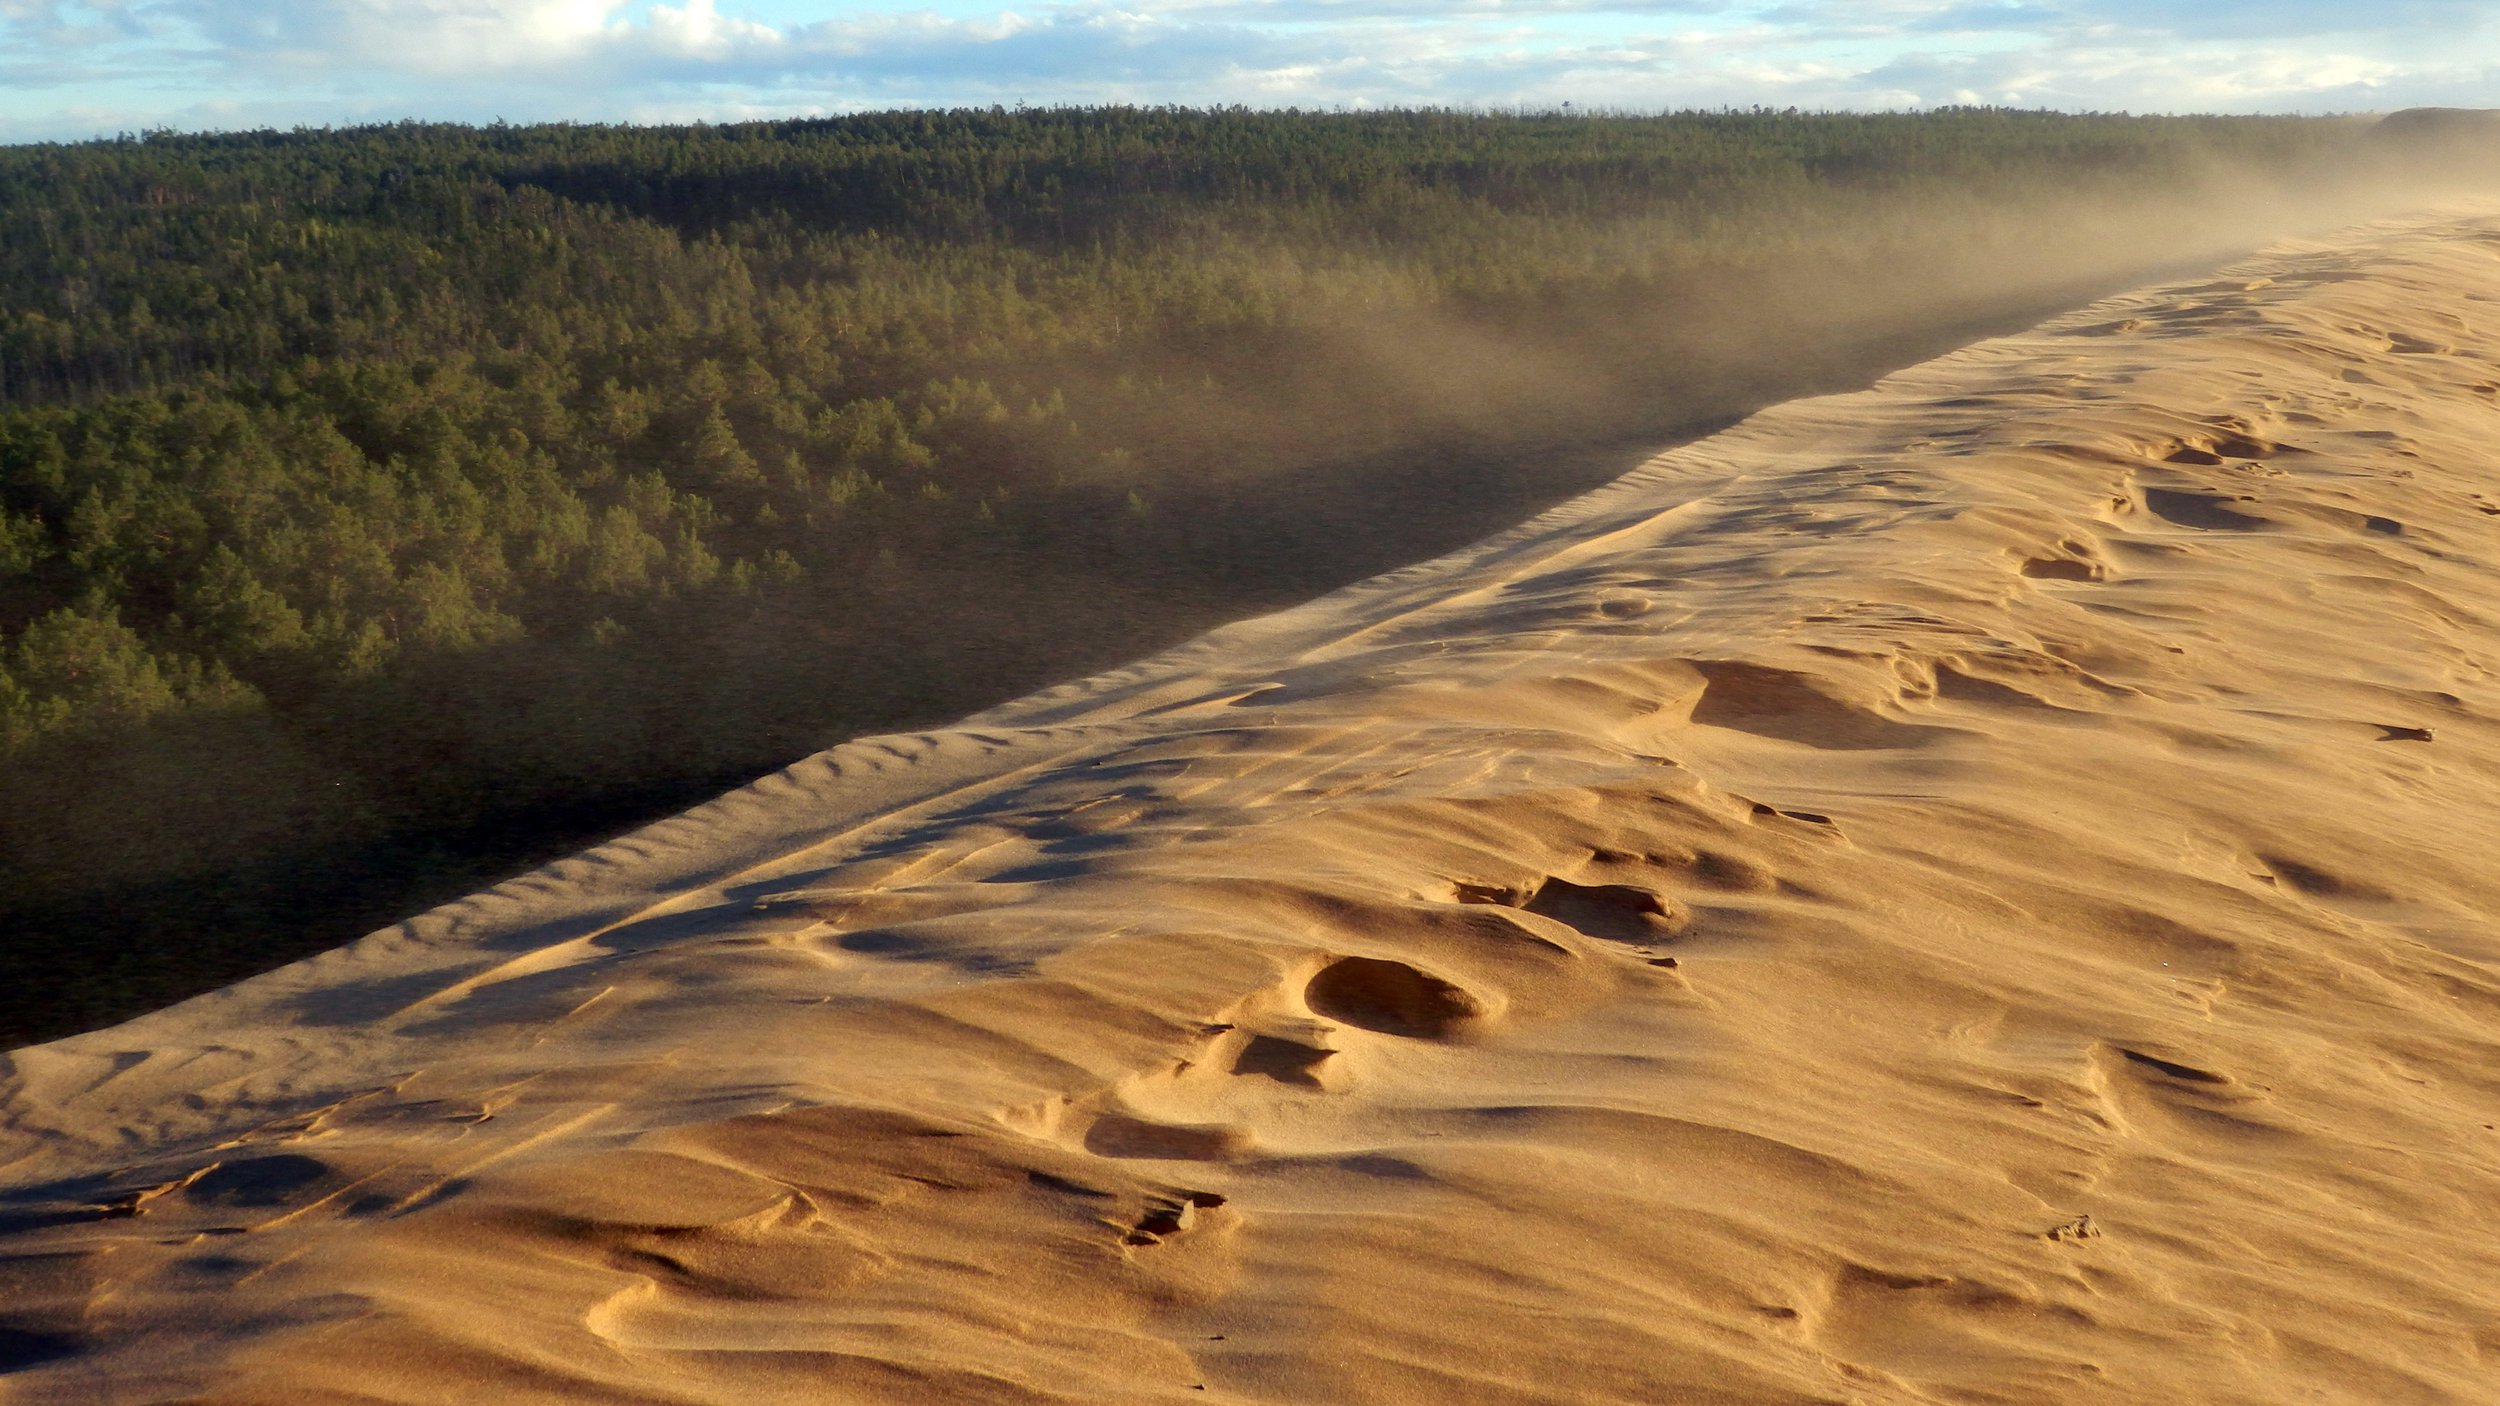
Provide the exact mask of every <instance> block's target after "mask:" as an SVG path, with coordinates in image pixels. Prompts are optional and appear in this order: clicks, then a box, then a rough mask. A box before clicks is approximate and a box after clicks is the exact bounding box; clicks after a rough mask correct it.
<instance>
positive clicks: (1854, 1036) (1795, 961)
mask: <svg viewBox="0 0 2500 1406" xmlns="http://www.w3.org/2000/svg"><path fill="white" fill-rule="evenodd" d="M2496 359H2500V213H2495V212H2492V211H2465V212H2455V211H2452V212H2447V213H2444V214H2441V215H2439V216H2437V217H2426V218H2423V219H2419V220H2415V221H2410V222H2404V223H2398V224H2388V225H2380V226H2373V227H2370V228H2368V229H2365V230H2362V231H2358V232H2356V233H2354V234H2353V235H2351V236H2350V237H2348V238H2345V239H2342V240H2338V241H2335V242H2333V243H2329V244H2318V245H2302V246H2297V247H2286V248H2283V249H2279V250H2276V251H2273V252H2271V253H2269V254H2267V255H2265V256H2264V257H2261V258H2259V259H2257V260H2255V261H2253V262H2250V263H2248V264H2245V265H2242V266H2239V267H2236V268H2234V269H2232V270H2230V271H2229V274H2228V276H2227V277H2222V278H2218V279H2214V280H2208V281H2204V282H2199V283H2195V284H2190V285H2182V286H2175V287H2167V288H2161V289H2155V290H2152V291H2148V292H2145V293H2142V294H2138V295H2134V296H2131V297H2127V298H2122V299H2118V300H2115V301H2112V302H2108V303H2104V304H2101V305H2099V306H2096V307H2094V308H2092V309H2089V310H2087V311H2085V312H2083V313H2080V314H2077V315H2076V316H2073V317H2071V318H2067V319H2064V320H2061V321H2059V322H2057V323H2054V324H2051V325H2049V326H2047V327H2044V328H2041V329H2039V330H2037V331H2035V332H2033V333H2030V334H2027V335H2024V336H2020V337H2014V338H2008V339H2004V340H1999V341H1993V342H1988V343H1984V344H1981V345H1979V346H1976V347H1973V348H1970V349H1968V350H1966V351H1963V352H1961V353H1957V354H1955V355H1953V356H1950V357H1947V358H1945V359H1943V360H1941V361H1938V362H1935V363H1932V364H1929V365H1927V366H1924V367H1921V368H1918V369H1916V370H1914V371H1911V372H1907V373H1904V374H1902V375H1899V376H1896V377H1894V378H1892V379H1891V380H1889V381H1887V382H1886V383H1884V384H1883V385H1882V386H1880V387H1878V388H1876V389H1875V390H1873V391H1870V392H1867V393H1864V394H1858V395H1850V396H1841V397H1835V398H1829V399H1823V400H1816V401H1808V402H1800V403H1797V404H1792V405H1788V406H1785V407H1782V408H1780V409H1778V410H1776V411H1773V412H1770V413H1767V414H1764V415H1762V416H1759V417H1757V418H1756V419H1754V420H1752V421H1750V422H1749V423H1747V424H1746V425H1744V426H1741V427H1739V428H1738V429H1736V430H1733V431H1731V432H1729V433H1727V434H1724V435H1721V436H1719V437H1717V438H1714V439H1712V440H1709V441H1706V442H1704V443H1701V444H1698V445H1695V446H1692V447H1690V448H1687V449H1683V450H1679V451H1677V452H1675V453H1672V454H1669V455H1666V456H1664V457H1662V458H1660V459H1658V460H1656V461H1655V462H1653V463H1652V464H1650V465H1648V466H1647V467H1646V468H1644V469H1642V470H1641V471H1640V472H1638V473H1636V474H1634V475H1632V476H1631V477H1629V478H1627V479H1625V480H1623V481H1622V482H1620V483H1618V484H1616V485H1614V486H1612V487H1610V488H1608V489H1605V490H1603V491H1601V492H1599V493H1596V494H1593V495H1591V496H1589V497H1587V498H1585V499H1582V500H1580V501H1578V502H1576V503H1574V504H1572V505H1570V506H1569V507H1567V508H1564V509H1561V510H1558V511H1556V512H1554V513H1552V514H1549V515H1547V516H1546V517H1544V518H1541V519H1539V520H1538V521H1536V522H1534V523H1531V524H1529V525H1527V526H1525V527H1523V528H1521V529H1519V530H1517V531H1514V532H1512V533H1509V534H1507V535H1505V536H1503V537H1500V538H1497V539H1495V540H1493V541H1490V542H1487V543H1485V544H1482V545H1480V546H1478V547H1476V548H1473V549H1471V550H1469V551H1466V552H1463V553H1460V554H1458V555H1455V556H1452V557H1450V558H1447V559H1444V560H1442V561H1439V562H1435V563H1431V564H1428V565H1425V566H1421V567H1417V568H1414V569H1411V570H1408V571H1404V572H1400V573H1397V574H1394V575H1392V576H1388V577H1384V578H1381V579H1379V580H1376V581H1373V582H1370V583H1367V584H1365V585H1363V586H1361V587H1358V588H1355V589H1353V590H1350V591H1346V592H1342V593H1340V594H1338V595H1335V596H1332V597H1330V598H1328V599H1326V600H1323V601H1320V602H1317V603H1315V604H1313V605H1310V606H1308V607H1305V608H1302V609H1299V610H1295V611H1291V612H1288V613H1286V614H1283V615H1279V616H1274V617H1270V618H1267V619H1263V620H1259V621H1254V622H1250V623H1248V624H1244V625H1241V626H1238V627H1235V628H1232V629H1229V630H1225V631H1223V632H1220V633H1218V634H1217V635H1214V636H1212V637H1210V638H1208V639H1206V640H1204V641H1201V642H1199V643H1198V644H1195V645H1193V646H1190V647H1188V648H1186V649H1183V650H1180V651H1177V652H1175V653H1173V654H1171V655H1167V656H1164V657H1162V658H1160V659H1157V660H1153V661H1150V662H1148V663H1146V664H1143V665H1140V666H1138V667H1137V668H1134V669H1132V670H1128V671H1125V672H1123V673H1120V674H1117V675H1112V676H1108V677H1104V678H1098V679H1093V680H1088V681H1086V682H1084V683H1082V684H1077V685H1073V686H1070V687H1067V688H1063V689H1059V690H1055V691H1052V692H1050V693H1046V694H1042V695H1038V696H1036V697H1033V698H1030V699H1026V700H1024V701H1022V702H1019V703H1017V704H1014V705H1011V706H1009V707H1006V708H1003V709H1000V710H998V711H995V712H993V713H990V714H987V715H984V716H982V717H979V718H975V719H973V720H970V721H969V722H967V723H965V724H964V725H962V726H960V727H958V728H954V729H951V730H948V731H944V732H939V733H931V734H927V735H921V736H912V737H891V738H880V739H875V740H872V741H866V742H861V743H856V744H853V745H850V746H846V747H842V748H839V749H836V750H834V751H832V752H828V753H825V754H823V755H821V756H818V757H814V758H811V759H809V760H808V761H806V762H803V763H801V764H799V765H797V766H795V767H792V768H791V769H790V770H788V771H787V772H784V773H782V774H780V775H778V776H775V777H772V778H770V779H768V780H766V781H763V782H761V783H759V784H757V785H756V786H754V787H751V788H749V789H747V790H744V791H741V792H738V793H736V794H734V795H732V796H729V797H726V798H724V799H723V800H721V801H719V802H716V803H714V804H712V805H710V806H707V807H704V808H702V809H700V810H697V811H694V812H691V813H689V814H687V815H685V816H683V817H680V818H678V819H676V820H673V821H670V822H668V823H666V824H663V825H660V826H656V827H654V828H652V829H650V830H648V831H645V832H643V833H641V834H638V835H636V836H633V837H630V838H628V839H626V840H622V841H619V842H617V843H615V844H612V845H609V846H606V847H603V848H601V849H599V850H596V851H592V852H590V853H588V854H585V855H582V856H580V857H578V858H576V859H572V860H569V861H566V862H564V863H561V864H558V865H555V866H552V867H550V868H548V869H546V870H544V871H542V872H540V873H537V874H534V875H531V876H529V877H528V878H525V879H521V880H517V881H515V882H513V883H510V884H507V885H504V886H502V887H501V888H498V889H496V890H493V891H491V892H488V893H485V894H481V895H479V896H477V897H475V898H473V899H470V900H467V901H465V902H463V903H460V904H456V905H453V906H451V907H448V908H445V909H442V910H439V911H436V912H433V913H429V914H426V915H424V916H422V917H420V918H418V919H416V920H414V921H412V922H410V923H407V924H405V925H403V926H401V927H398V928H394V929H391V930H388V931H386V932H383V933H380V934H377V935H375V936H373V937H370V938H367V939H366V940H364V941H363V942H360V943H358V944H356V945H354V946H351V947H348V948H344V949H342V950H340V951H338V952H334V953H331V954H329V955H327V956H324V957H321V958H319V959H316V960H313V961H309V962H305V963H302V964H299V965H297V966H295V967H291V968H288V969H286V970H284V971H280V972H277V973H274V974H272V975H270V976H267V977H265V978H262V979H259V980H256V981H253V982H249V983H246V984H244V985H242V986H239V987H235V988H232V989H230V990H227V991H224V992H220V993H217V994H215V995H212V996H208V997H204V998H201V999H200V1000H197V1001H193V1002H190V1003H188V1004H186V1005H183V1006H180V1007H177V1008H175V1009H173V1010H170V1011H167V1012H163V1013H161V1014H158V1015H155V1016H151V1017H148V1018H146V1019H143V1020H139V1021H135V1022H132V1023H131V1024H129V1025H126V1026H122V1027H120V1028H117V1029H113V1030H107V1031H103V1032H100V1033H97V1034H93V1035H87V1036H82V1037H79V1038H77V1039H72V1040H66V1041H62V1042H59V1043H57V1044H53V1045H48V1046H42V1047H38V1048H33V1049H27V1050H22V1051H18V1052H16V1053H15V1054H14V1055H13V1056H11V1057H10V1065H9V1068H8V1073H7V1082H6V1100H5V1104H0V1112H4V1113H5V1125H0V1399H5V1400H10V1401H44V1402H70V1401H76V1402H99V1403H105V1402H112V1403H124V1402H126V1403H136V1402H161V1401H171V1400H177V1399H178V1400H182V1401H189V1402H204V1403H205V1402H214V1403H228V1404H230V1406H239V1403H281V1402H286V1403H300V1402H319V1401H356V1402H406V1403H417V1402H446V1401H491V1402H498V1403H538V1402H546V1403H553V1402H636V1403H663V1402H666V1403H727V1402H737V1403H760V1402H781V1401H789V1402H798V1401H807V1402H894V1403H904V1402H910V1403H930V1402H985V1403H987V1402H1089V1403H1090V1402H1147V1401H1175V1402H1178V1401H1240V1402H1264V1403H1275V1404H1276V1406H1309V1404H1310V1403H1351V1402H1400V1403H1451V1402H1467V1403H1526V1402H1552V1403H1597V1402H1624V1403H1631V1402H1642V1403H1654V1402H1663V1401H1674V1402H1679V1403H1706V1402H1843V1401H1848V1402H1867V1403H1890V1402H1902V1403H1908V1402H1943V1401H1954V1402H1982V1401H1989V1402H2146V1403H2152V1402H2162V1403H2171V1402H2182V1401H2192V1402H2200V1403H2225V1402H2239V1403H2277V1402H2283V1401H2291V1400H2301V1401H2336V1402H2370V1403H2389V1402H2463V1401H2487V1400H2491V1399H2493V1398H2494V1391H2495V1388H2494V1385H2493V1384H2494V1382H2495V1381H2500V1227H2495V1224H2494V1222H2493V1221H2492V1219H2491V1218H2490V1217H2489V1216H2488V1214H2487V1213H2486V1210H2487V1208H2488V1207H2489V1206H2491V1205H2493V1204H2494V1203H2495V1202H2500V1131H2495V1130H2494V1125H2495V1124H2496V1123H2500V926H2496V925H2495V921H2494V919H2495V915H2496V914H2500V871H2496V870H2495V868H2494V866H2493V865H2492V863H2491V859H2490V856H2491V855H2492V854H2493V853H2494V852H2495V851H2500V723H2495V710H2496V708H2500V704H2496V703H2495V698H2494V692H2493V689H2494V669H2495V667H2500V619H2495V612H2496V611H2500V606H2496V605H2495V602H2500V568H2495V567H2494V566H2493V564H2492V563H2494V562H2495V561H2500V471H2495V455H2494V454H2493V452H2492V448H2491V445H2492V441H2493V439H2494V438H2495V436H2500V369H2495V365H2494V363H2495V360H2496ZM165 936H166V940H167V941H168V942H169V943H172V942H179V941H180V940H181V935H180V934H178V933H168V934H166V935H165Z"/></svg>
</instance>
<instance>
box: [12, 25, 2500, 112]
mask: <svg viewBox="0 0 2500 1406" xmlns="http://www.w3.org/2000/svg"><path fill="white" fill-rule="evenodd" d="M914 2H915V0H906V3H914ZM772 3H781V4H785V5H786V4H789V3H791V0H0V136H5V135H8V134H30V133H41V134H47V135H48V134H59V135H71V134H76V133H78V132H80V131H81V130H82V125H81V124H83V123H86V122H89V121H91V120H94V119H95V118H96V117H97V116H98V115H100V114H102V113H107V112H110V113H113V114H116V115H117V116H116V120H117V121H125V123H126V121H127V119H125V118H124V117H123V116H121V115H124V114H131V115H136V120H137V121H139V122H140V123H141V124H142V125H145V124H146V123H147V122H149V121H150V120H156V121H173V122H180V123H182V124H184V125H195V124H216V123H220V122H222V121H227V120H231V121H234V122H251V123H257V122H271V123H275V124H276V125H282V126H283V125H290V124H291V123H292V122H298V121H309V122H335V121H356V120H367V119H369V118H372V117H375V116H382V117H391V116H400V115H416V116H427V117H452V118H469V119H482V118H486V117H493V116H507V117H511V118H514V119H516V120H532V119H540V118H556V117H579V118H584V119H603V120H605V119H623V118H642V119H645V120H658V119H661V118H684V117H692V116H705V117H712V118H733V117H741V116H755V115H765V114H773V113H798V112H827V111H842V110H849V109H856V108H860V107H873V106H892V105H922V104H951V103H987V102H993V101H1002V102H1015V101H1026V102H1033V103H1055V102H1098V101H1138V102H1180V103H1214V102H1233V101H1240V102H1249V103H1264V104H1281V103H1286V102H1294V103H1302V104H1306V105H1308V104H1329V103H1343V104H1347V105H1385V104H1393V103H1419V102H1442V103H1480V104H1486V105H1508V104H1514V103H1524V104H1531V105H1552V104H1559V103H1560V102H1563V101H1566V100H1568V101H1573V102H1577V103H1579V104H1581V105H1583V106H1615V107H1627V108H1636V109H1653V110H1654V109H1658V108H1664V107H1683V106H1715V105H1720V104H1733V105H1740V106H1741V105H1746V104H1750V103H1756V102H1762V103H1771V104H1777V105H1783V106H1785V105H1796V106H1801V107H1857V108H1898V107H1916V106H1928V105H1934V104H1940V103H1954V102H1972V101H1980V102H1998V103H2009V104H2038V105H2042V106H2062V107H2075V108H2100V109H2115V108H2128V109H2133V110H2137V111H2195V110H2243V111H2245V110H2268V109H2272V110H2289V109H2299V110H2329V109H2338V108H2341V109H2353V108H2364V107H2395V106H2403V105H2407V104H2409V103H2415V102H2432V101H2437V102H2450V103H2457V102H2464V103H2476V102H2480V103H2492V104H2500V83H2495V75H2500V6H2493V5H2491V4H2490V3H2488V0H2374V3H2373V4H2372V5H2371V6H2369V7H2367V8H2364V7H2360V6H2355V5H2352V4H2351V3H2350V0H2262V3H2261V2H2260V0H1000V3H1001V4H1002V6H1003V7H1002V8H1000V9H997V10H994V11H991V12H988V13H985V14H982V15H979V16H971V17H967V16H963V15H961V14H960V13H939V12H935V11H931V10H927V9H903V8H897V7H895V6H891V5H889V6H885V7H880V8H861V7H850V8H848V9H846V10H845V11H844V12H843V13H842V14H841V15H840V16H839V17H835V18H824V19H815V20H806V21H796V22H793V21H791V20H789V19H787V18H785V19H784V20H783V21H782V22H779V23H767V22H765V21H764V20H763V19H760V18H758V17H757V12H756V11H755V10H754V9H753V8H752V7H753V6H755V5H759V4H772ZM783 13H784V14H785V16H786V13H787V12H786V11H785V12H783ZM62 74H75V75H86V76H82V77H79V78H76V79H55V78H52V77H51V75H62ZM72 88H75V89H76V90H77V91H76V93H75V95H74V96H73V94H72V92H71V89H72ZM73 102H75V103H78V104H80V105H81V106H80V107H78V108H73V107H72V106H71V105H70V104H71V103H73ZM221 104H223V105H224V106H222V107H221V106H220V105H221ZM229 111H230V112H232V113H233V114H235V115H234V117H232V118H231V119H223V118H220V117H219V116H217V114H219V113H220V112H229ZM83 130H93V129H92V128H85V129H83Z"/></svg>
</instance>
